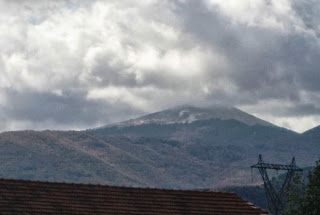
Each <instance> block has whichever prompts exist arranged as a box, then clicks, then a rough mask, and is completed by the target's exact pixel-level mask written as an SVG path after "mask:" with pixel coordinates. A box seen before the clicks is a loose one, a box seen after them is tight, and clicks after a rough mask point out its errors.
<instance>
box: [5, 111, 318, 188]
mask: <svg viewBox="0 0 320 215" xmlns="http://www.w3.org/2000/svg"><path fill="white" fill-rule="evenodd" d="M190 116H194V117H190ZM141 118H142V119H144V120H145V121H144V122H146V121H147V122H148V123H138V124H137V123H134V124H130V123H131V122H132V121H134V120H131V121H128V122H127V123H120V124H115V125H109V126H105V127H102V128H98V129H88V130H87V131H19V132H4V133H1V134H0V155H1V156H0V163H1V166H0V177H4V178H8V177H12V178H22V179H36V180H49V181H69V182H84V183H100V184H110V185H126V186H147V187H164V188H188V189H198V188H214V189H218V188H221V187H225V186H236V185H241V186H243V185H255V184H260V183H261V181H254V182H252V181H251V178H250V175H251V173H250V166H251V165H253V164H255V163H256V162H257V157H258V154H263V157H264V159H265V160H266V161H267V162H274V163H289V162H290V161H291V158H292V156H296V160H297V165H298V166H301V167H303V166H310V165H313V164H314V161H315V160H316V159H318V156H319V153H320V147H319V144H318V142H319V139H316V138H309V137H308V138H306V137H305V136H304V135H303V134H297V133H295V132H293V131H290V130H287V129H284V128H281V127H277V126H274V125H272V124H270V123H267V122H265V121H263V120H260V119H258V118H255V117H254V116H251V115H249V114H246V113H244V112H242V111H240V110H238V109H235V108H222V107H219V108H218V107H214V108H207V109H206V108H196V107H190V106H188V107H186V106H184V107H179V108H175V109H170V110H166V111H163V112H158V113H155V114H150V115H147V116H145V117H140V119H141ZM147 119H148V120H147ZM186 119H188V121H186ZM190 119H192V120H190ZM255 174H258V173H255Z"/></svg>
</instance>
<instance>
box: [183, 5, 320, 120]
mask: <svg viewBox="0 0 320 215" xmlns="http://www.w3.org/2000/svg"><path fill="white" fill-rule="evenodd" d="M178 13H179V14H181V16H183V17H184V18H183V20H184V24H185V28H184V29H185V31H186V32H188V33H190V34H193V35H194V38H196V39H197V40H199V41H198V42H199V43H204V44H205V46H213V47H215V48H217V47H218V50H219V52H220V53H223V55H224V56H226V57H227V58H228V62H229V63H230V65H231V68H232V70H231V72H229V73H228V76H229V79H230V80H232V82H233V83H234V84H235V85H236V86H237V88H238V90H239V91H237V94H235V95H229V96H230V99H231V100H233V101H234V97H243V98H240V99H239V98H238V100H239V103H238V104H241V103H251V102H260V101H261V100H263V99H289V100H292V101H293V102H295V103H296V104H297V105H299V108H297V109H296V111H290V110H288V112H287V114H288V116H289V115H290V116H292V114H293V113H295V114H297V115H304V113H310V111H308V110H310V104H309V105H308V104H304V103H303V102H304V101H303V98H301V97H300V91H301V90H306V91H317V92H318V91H319V90H320V84H319V83H320V72H319V68H320V61H319V59H320V46H319V41H318V40H317V38H315V37H314V36H313V35H308V34H306V33H305V32H299V31H293V32H289V33H283V32H281V31H276V30H274V29H270V28H265V27H263V26H261V27H260V26H248V25H245V24H239V25H234V24H233V23H232V22H231V20H230V19H229V18H228V17H226V16H225V15H224V14H222V13H221V11H220V10H219V9H218V8H217V7H216V8H215V9H214V12H212V10H208V8H207V7H206V5H205V4H203V3H202V2H200V1H196V2H195V1H192V2H190V3H188V4H180V8H179V10H178ZM313 16H315V15H313ZM313 16H312V17H313ZM318 25H319V24H318ZM311 27H312V26H311V25H309V28H311ZM289 28H294V26H289ZM218 94H219V93H218ZM225 96H226V95H222V96H221V97H225ZM213 97H215V95H214V96H213ZM250 101H251V102H250ZM300 102H301V103H302V104H300ZM316 105H319V104H313V105H312V106H316ZM304 108H306V110H304ZM307 109H308V110H307ZM298 110H300V111H298ZM314 113H317V111H315V112H314Z"/></svg>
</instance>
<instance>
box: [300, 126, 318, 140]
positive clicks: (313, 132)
mask: <svg viewBox="0 0 320 215" xmlns="http://www.w3.org/2000/svg"><path fill="white" fill-rule="evenodd" d="M302 135H303V136H304V137H314V138H318V137H320V125H319V126H316V127H314V128H312V129H309V130H307V131H305V132H304V133H303V134H302Z"/></svg>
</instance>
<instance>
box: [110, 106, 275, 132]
mask: <svg viewBox="0 0 320 215" xmlns="http://www.w3.org/2000/svg"><path fill="white" fill-rule="evenodd" d="M209 119H221V120H229V119H233V120H237V121H240V122H243V123H245V124H247V125H264V126H275V125H273V124H271V123H269V122H267V121H264V120H262V119H259V118H257V117H255V116H253V115H250V114H248V113H245V112H243V111H241V110H239V109H237V108H235V107H229V106H212V107H205V108H204V107H194V106H182V107H176V108H172V109H167V110H164V111H160V112H156V113H152V114H148V115H145V116H142V117H139V118H136V119H131V120H128V121H124V122H120V123H116V124H111V125H107V126H104V127H110V126H119V127H126V126H137V125H143V124H173V123H192V122H194V121H197V120H209Z"/></svg>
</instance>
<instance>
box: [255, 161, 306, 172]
mask: <svg viewBox="0 0 320 215" xmlns="http://www.w3.org/2000/svg"><path fill="white" fill-rule="evenodd" d="M251 168H257V169H259V168H263V169H275V170H289V171H300V172H301V171H302V169H301V168H299V167H297V166H295V165H291V164H290V165H283V164H268V163H258V164H256V165H252V166H251Z"/></svg>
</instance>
